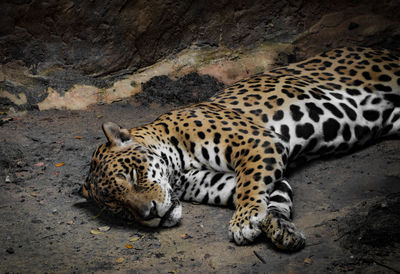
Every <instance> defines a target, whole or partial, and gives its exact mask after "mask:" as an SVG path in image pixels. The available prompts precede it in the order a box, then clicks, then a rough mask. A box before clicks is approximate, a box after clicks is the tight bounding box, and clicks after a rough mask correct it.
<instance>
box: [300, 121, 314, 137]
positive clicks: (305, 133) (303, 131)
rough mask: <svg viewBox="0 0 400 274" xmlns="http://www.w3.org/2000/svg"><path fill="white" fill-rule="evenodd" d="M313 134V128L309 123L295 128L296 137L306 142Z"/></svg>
mask: <svg viewBox="0 0 400 274" xmlns="http://www.w3.org/2000/svg"><path fill="white" fill-rule="evenodd" d="M313 134H314V127H313V125H312V124H310V123H305V124H303V125H297V126H296V136H297V137H298V138H303V139H305V140H307V139H308V138H310V136H311V135H313Z"/></svg>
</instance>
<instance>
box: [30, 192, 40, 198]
mask: <svg viewBox="0 0 400 274" xmlns="http://www.w3.org/2000/svg"><path fill="white" fill-rule="evenodd" d="M38 195H39V194H37V193H36V192H32V193H31V196H32V197H37V196H38Z"/></svg>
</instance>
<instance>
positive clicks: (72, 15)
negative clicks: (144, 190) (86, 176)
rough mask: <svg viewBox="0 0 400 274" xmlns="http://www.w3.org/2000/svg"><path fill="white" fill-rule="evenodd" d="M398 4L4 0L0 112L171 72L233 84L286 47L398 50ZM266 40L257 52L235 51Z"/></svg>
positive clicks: (130, 89) (68, 104)
mask: <svg viewBox="0 0 400 274" xmlns="http://www.w3.org/2000/svg"><path fill="white" fill-rule="evenodd" d="M399 9H400V2H399V1H379V0H371V1H362V0H352V1H347V0H339V1H317V0H309V1H305V0H297V1H291V0H284V1H246V2H243V1H229V0H224V1H211V0H206V1H159V0H150V1H144V0H139V1H127V0H117V1H82V0H78V1H68V0H60V1H56V0H48V1H41V0H18V1H2V2H1V3H0V109H1V110H2V111H6V112H10V110H11V109H14V111H22V110H26V109H32V108H40V109H48V108H69V109H82V108H86V107H87V106H88V105H90V104H93V103H96V102H105V103H108V102H112V101H115V100H119V99H121V98H123V97H127V96H131V95H133V94H136V93H137V92H140V91H141V89H140V86H141V83H144V82H146V81H147V80H149V79H150V78H151V77H153V76H157V75H162V74H167V75H170V74H173V71H174V70H175V71H176V70H178V71H180V72H181V73H182V74H186V73H190V72H193V71H198V72H199V73H200V74H209V73H210V74H211V75H213V76H214V77H216V78H217V79H218V80H219V81H223V82H225V83H228V82H230V81H233V80H235V79H238V78H241V77H245V76H247V75H248V74H251V73H254V72H257V71H258V70H260V69H265V68H268V67H269V66H271V65H276V64H280V62H279V61H278V62H276V60H277V58H275V57H276V56H280V53H281V52H284V59H286V61H293V60H296V59H301V58H304V57H306V56H310V55H311V54H314V53H316V52H319V51H322V50H326V49H329V48H332V47H336V46H347V45H362V46H381V47H382V46H383V47H388V48H398V47H400V39H399V37H400V27H399V26H400V24H399V22H400V17H399V16H398V10H399ZM265 44H268V45H269V46H268V47H267V48H263V49H264V50H265V51H266V52H268V53H267V54H265V55H263V56H260V55H259V58H253V57H254V55H253V57H251V58H247V59H246V58H238V59H235V58H234V56H233V55H237V54H239V55H240V54H244V55H246V54H247V53H248V52H252V51H253V53H254V49H255V48H256V49H257V48H258V49H259V48H262V46H260V45H265ZM282 45H286V46H283V48H282V50H281V46H282ZM287 45H294V46H295V48H296V51H295V52H288V51H287V49H288V47H287ZM193 46H195V50H196V51H198V52H201V53H200V54H199V55H201V56H203V57H204V56H207V58H197V59H196V58H195V62H194V63H193V62H192V61H193V60H190V57H192V56H193V53H188V52H186V51H185V50H186V49H190V48H191V49H192V50H193ZM192 52H193V51H192ZM203 52H206V53H205V54H204V53H203ZM210 52H213V54H208V53H210ZM238 52H239V53H238ZM186 53H187V54H188V55H187V56H186V57H187V58H186V59H185V58H183V56H185V55H184V54H186ZM232 53H234V54H233V55H232ZM251 54H252V53H250V55H251ZM271 57H272V58H271ZM175 58H178V59H179V58H181V59H179V60H178V65H176V64H175V65H174V60H175ZM182 58H183V59H182ZM278 59H279V58H278ZM211 60H213V61H214V62H211ZM216 61H217V62H216ZM254 61H257V62H259V63H261V66H260V65H259V64H256V65H255V66H253V67H251V66H250V65H249V64H251V62H254ZM182 62H183V63H182ZM185 62H186V63H185ZM202 62H203V63H202ZM242 62H244V65H243V63H242ZM246 62H247V63H246ZM157 64H158V65H157ZM171 64H172V65H171ZM210 64H211V66H210ZM168 65H169V66H170V67H168ZM149 66H150V72H148V71H147V70H146V69H143V68H146V67H149ZM249 67H250V69H248V68H249ZM144 74H145V75H144ZM182 74H181V75H178V76H182ZM126 78H134V80H132V79H129V80H126V81H124V79H126ZM132 81H134V82H135V83H134V84H133V85H131V83H132ZM68 92H69V93H71V94H69V95H68V96H66V97H64V95H65V93H68ZM46 98H48V101H47V102H45V103H42V102H43V101H44V100H45V99H46ZM74 102H77V103H74ZM78 102H80V103H78ZM41 103H42V104H41Z"/></svg>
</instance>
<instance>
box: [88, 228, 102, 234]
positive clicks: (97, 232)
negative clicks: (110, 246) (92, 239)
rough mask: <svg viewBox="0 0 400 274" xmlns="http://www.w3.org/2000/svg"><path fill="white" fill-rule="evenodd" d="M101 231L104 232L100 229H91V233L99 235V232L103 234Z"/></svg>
mask: <svg viewBox="0 0 400 274" xmlns="http://www.w3.org/2000/svg"><path fill="white" fill-rule="evenodd" d="M101 233H102V232H100V231H98V230H94V229H92V230H90V234H94V235H97V234H101Z"/></svg>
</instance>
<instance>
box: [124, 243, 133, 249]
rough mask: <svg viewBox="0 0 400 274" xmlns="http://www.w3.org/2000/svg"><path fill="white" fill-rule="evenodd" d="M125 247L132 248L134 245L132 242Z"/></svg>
mask: <svg viewBox="0 0 400 274" xmlns="http://www.w3.org/2000/svg"><path fill="white" fill-rule="evenodd" d="M125 247H126V248H129V249H131V248H133V245H131V244H126V245H125Z"/></svg>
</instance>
